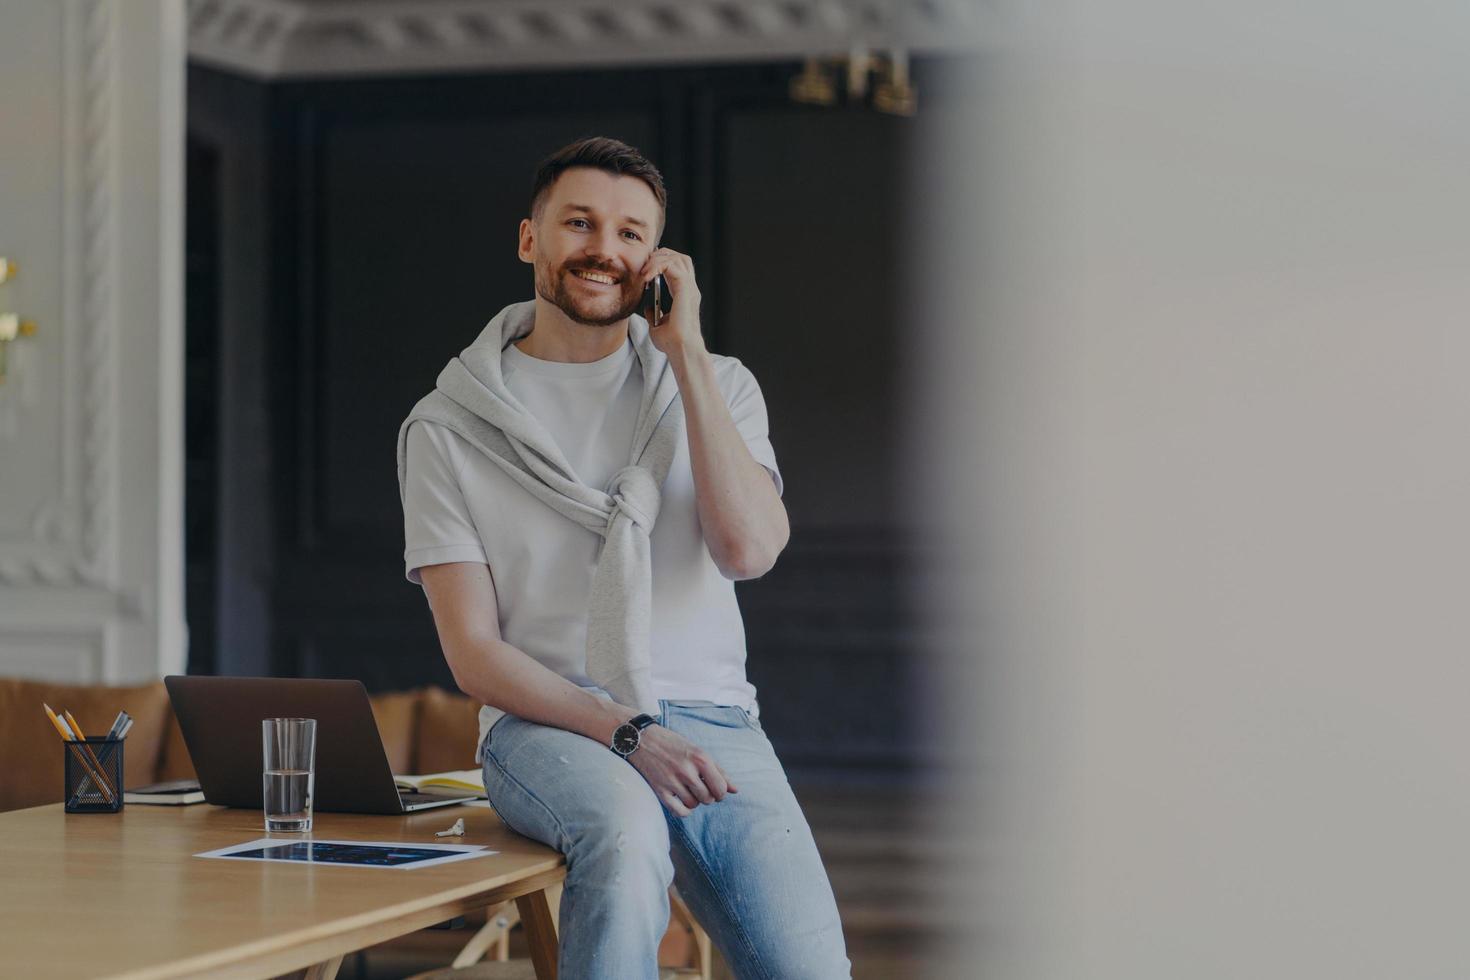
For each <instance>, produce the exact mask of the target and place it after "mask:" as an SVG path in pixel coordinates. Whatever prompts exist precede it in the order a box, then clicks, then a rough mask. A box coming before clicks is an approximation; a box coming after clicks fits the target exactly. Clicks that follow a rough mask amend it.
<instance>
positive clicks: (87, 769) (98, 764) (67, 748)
mask: <svg viewBox="0 0 1470 980" xmlns="http://www.w3.org/2000/svg"><path fill="white" fill-rule="evenodd" d="M61 749H62V753H63V755H64V756H65V757H66V812H67V813H116V812H117V811H119V810H121V809H122V806H123V796H122V794H123V791H122V784H123V740H122V739H120V738H89V739H87V740H86V741H83V742H63V743H62V746H61Z"/></svg>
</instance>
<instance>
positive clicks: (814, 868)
mask: <svg viewBox="0 0 1470 980" xmlns="http://www.w3.org/2000/svg"><path fill="white" fill-rule="evenodd" d="M659 710H660V714H659V718H658V721H659V723H660V724H662V725H664V726H665V727H667V728H668V729H669V730H670V731H673V732H676V733H677V734H679V735H682V736H684V737H685V738H687V739H688V740H689V741H691V742H693V743H694V744H695V745H697V746H699V747H700V748H702V749H704V750H705V751H706V752H708V753H709V754H710V755H711V756H712V757H713V758H714V760H715V762H717V763H718V764H719V765H720V767H721V768H722V769H723V770H724V771H725V772H726V773H727V774H728V775H729V777H730V779H731V781H733V782H734V783H735V785H736V787H738V788H739V792H738V793H732V794H729V795H727V796H726V797H725V799H723V800H721V801H720V802H718V803H714V804H712V805H704V806H698V807H696V808H695V809H694V812H693V813H691V814H690V815H689V816H687V817H676V816H674V815H673V814H672V813H670V812H668V811H667V810H665V809H664V807H663V805H662V804H660V803H659V801H658V799H657V798H656V797H655V796H654V794H653V790H652V789H651V788H650V787H649V785H648V783H647V782H646V781H645V780H644V779H643V776H642V775H641V774H640V773H639V772H638V770H636V769H634V768H633V767H632V766H631V765H630V764H629V763H627V762H626V761H624V760H623V759H621V758H619V757H618V756H617V755H616V754H614V753H613V752H612V751H611V750H610V749H609V748H607V747H606V746H604V745H600V744H598V743H597V742H594V741H593V740H591V739H589V738H585V737H583V736H581V735H578V734H576V733H575V732H568V731H565V730H563V729H560V728H552V727H548V726H546V725H538V724H536V723H534V722H529V721H525V720H523V719H521V718H516V717H514V716H512V715H506V716H505V717H503V718H501V719H500V720H499V721H497V722H496V723H495V725H494V726H493V727H492V728H491V729H490V731H489V732H488V733H487V734H486V736H485V745H484V749H485V789H486V792H487V793H488V795H489V797H490V802H491V805H492V806H494V807H495V811H496V812H497V813H499V814H500V818H501V819H502V820H504V821H505V823H506V825H507V826H509V827H510V828H511V829H513V830H515V831H518V832H519V833H521V834H524V835H525V836H527V837H530V838H533V839H535V840H538V841H541V842H542V843H544V844H547V845H549V846H551V847H554V848H556V849H557V850H559V851H561V852H562V853H563V854H565V855H566V858H567V879H566V883H565V886H564V889H563V892H562V900H561V917H560V929H559V931H560V937H561V958H560V973H559V975H560V976H562V977H566V978H567V980H604V978H605V980H641V978H648V980H657V976H658V968H657V959H658V944H659V940H660V939H661V938H662V937H663V934H664V930H665V929H666V928H667V927H668V921H669V898H668V889H669V883H670V881H673V882H675V883H677V885H678V886H679V894H680V895H682V896H683V897H684V900H685V901H686V902H687V903H688V904H689V908H690V910H691V911H692V912H693V913H694V916H695V918H697V919H698V920H699V922H700V925H702V926H704V929H705V931H706V932H708V933H709V934H710V938H711V939H712V940H713V941H714V944H715V945H716V946H717V947H718V948H719V950H720V953H721V954H722V955H723V956H724V957H725V962H726V963H728V964H729V965H730V968H731V969H732V970H734V972H735V975H736V976H737V977H739V978H740V980H746V978H762V980H830V978H839V977H840V978H849V977H850V976H851V965H850V964H849V963H848V960H847V952H846V945H845V943H844V940H843V937H842V923H841V922H840V920H839V919H838V917H837V903H836V902H835V901H834V900H833V898H832V886H831V885H830V884H829V883H828V881H827V872H826V869H825V868H823V867H822V859H821V857H820V855H818V854H817V848H816V844H815V843H814V842H813V840H812V834H811V830H810V829H809V828H808V827H807V823H806V818H805V817H804V816H803V815H802V812H801V807H800V806H799V805H798V804H797V802H796V797H795V796H794V795H792V792H791V786H790V784H789V783H787V781H786V773H785V771H784V770H783V769H782V768H781V763H780V762H779V761H778V760H777V759H776V753H775V752H774V751H773V750H772V749H771V743H770V742H769V741H768V740H767V739H766V736H765V733H764V732H762V731H761V728H760V723H759V722H758V721H757V720H756V719H755V718H753V717H752V716H751V715H750V714H749V713H748V712H746V711H745V710H744V709H742V708H736V707H726V706H720V705H714V704H711V703H710V702H708V701H660V702H659Z"/></svg>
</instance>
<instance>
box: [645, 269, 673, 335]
mask: <svg viewBox="0 0 1470 980" xmlns="http://www.w3.org/2000/svg"><path fill="white" fill-rule="evenodd" d="M664 291H665V290H664V277H663V276H662V275H658V276H654V277H653V279H652V280H650V281H649V283H648V285H647V286H644V287H643V309H644V314H643V318H644V319H645V320H647V321H648V323H649V326H653V327H656V326H658V325H659V322H660V321H661V320H663V318H664V314H665V313H667V312H668V311H667V310H665V309H664Z"/></svg>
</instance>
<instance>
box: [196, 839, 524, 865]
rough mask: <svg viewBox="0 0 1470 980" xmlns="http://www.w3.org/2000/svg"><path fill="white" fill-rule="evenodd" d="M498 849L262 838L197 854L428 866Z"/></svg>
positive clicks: (384, 842) (251, 858) (322, 862)
mask: <svg viewBox="0 0 1470 980" xmlns="http://www.w3.org/2000/svg"><path fill="white" fill-rule="evenodd" d="M496 853H498V852H497V851H490V850H486V849H485V847H484V846H483V845H481V844H395V843H391V842H387V841H358V840H282V839H280V838H279V837H263V838H260V839H259V840H252V841H247V842H245V843H244V844H231V845H230V846H229V847H221V848H219V849H217V850H213V851H205V852H204V853H203V854H196V855H194V856H195V857H202V858H232V859H238V860H242V861H284V862H286V863H288V864H337V865H345V866H348V867H358V868H427V867H430V866H431V865H436V864H448V863H449V862H450V861H467V860H469V859H470V858H477V857H488V856H489V855H491V854H496Z"/></svg>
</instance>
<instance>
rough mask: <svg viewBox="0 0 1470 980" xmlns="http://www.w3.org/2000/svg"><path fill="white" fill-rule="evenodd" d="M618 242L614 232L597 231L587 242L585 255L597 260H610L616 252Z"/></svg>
mask: <svg viewBox="0 0 1470 980" xmlns="http://www.w3.org/2000/svg"><path fill="white" fill-rule="evenodd" d="M619 244H620V242H619V239H618V237H617V233H616V232H612V231H603V232H598V233H597V234H596V235H594V236H592V239H591V241H589V242H588V243H587V250H586V251H587V257H588V258H592V259H596V260H597V261H599V262H611V261H612V259H613V256H615V255H617V254H618V246H619Z"/></svg>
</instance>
